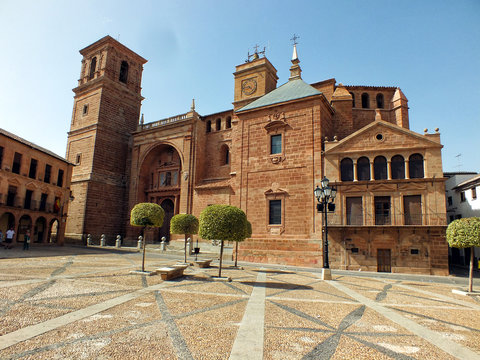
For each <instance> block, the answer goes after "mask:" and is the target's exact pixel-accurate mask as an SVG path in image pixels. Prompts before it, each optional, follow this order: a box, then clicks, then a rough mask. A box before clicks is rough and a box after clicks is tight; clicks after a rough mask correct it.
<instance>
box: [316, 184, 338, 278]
mask: <svg viewBox="0 0 480 360" xmlns="http://www.w3.org/2000/svg"><path fill="white" fill-rule="evenodd" d="M329 182H330V181H329V180H328V179H327V178H326V177H324V178H323V179H322V181H321V182H320V184H321V186H322V187H319V186H318V185H317V187H316V188H315V190H313V194H314V195H315V197H316V198H317V202H318V204H317V211H318V212H323V214H324V216H325V222H324V223H323V226H324V230H323V233H324V234H325V238H324V241H323V269H329V268H330V265H329V263H328V224H327V213H328V212H334V211H335V203H334V201H335V196H336V195H337V190H336V189H335V188H334V187H330V186H328V184H329ZM324 274H325V272H324ZM324 276H325V275H324ZM330 278H331V277H330ZM325 280H326V279H325Z"/></svg>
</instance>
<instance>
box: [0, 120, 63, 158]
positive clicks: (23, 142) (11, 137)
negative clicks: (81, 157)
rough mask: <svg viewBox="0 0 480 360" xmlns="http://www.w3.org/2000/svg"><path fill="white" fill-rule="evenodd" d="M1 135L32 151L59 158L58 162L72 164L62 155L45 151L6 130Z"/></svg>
mask: <svg viewBox="0 0 480 360" xmlns="http://www.w3.org/2000/svg"><path fill="white" fill-rule="evenodd" d="M0 134H2V135H5V136H6V137H8V138H10V139H12V140H15V141H18V142H19V143H22V144H24V145H26V146H28V147H30V148H32V149H35V150H38V151H41V152H43V153H45V154H47V155H50V156H53V157H54V158H57V159H58V160H61V161H63V162H66V163H68V164H70V162H69V161H67V160H66V159H65V158H63V157H61V156H60V155H57V154H55V153H54V152H52V151H50V150H47V149H45V148H43V147H41V146H38V145H35V144H34V143H32V142H30V141H28V140H25V139H23V138H21V137H20V136H17V135H15V134H12V133H11V132H8V131H7V130H4V129H2V128H0Z"/></svg>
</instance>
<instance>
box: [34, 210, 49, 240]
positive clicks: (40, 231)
mask: <svg viewBox="0 0 480 360" xmlns="http://www.w3.org/2000/svg"><path fill="white" fill-rule="evenodd" d="M46 234H47V220H46V219H45V218H44V217H43V216H39V217H38V218H37V219H36V220H35V225H34V226H33V232H32V242H34V243H43V242H45V236H46Z"/></svg>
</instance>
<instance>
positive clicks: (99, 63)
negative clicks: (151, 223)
mask: <svg viewBox="0 0 480 360" xmlns="http://www.w3.org/2000/svg"><path fill="white" fill-rule="evenodd" d="M80 54H81V55H82V56H83V59H82V67H81V71H80V79H79V80H78V86H77V87H76V88H75V89H73V92H74V93H75V96H74V105H73V114H72V122H71V125H70V132H69V133H68V143H67V154H66V158H67V160H68V161H70V162H71V163H73V164H75V165H76V166H75V167H74V169H73V174H72V184H71V189H72V196H73V198H74V200H73V201H72V202H71V204H70V206H69V213H68V220H67V230H66V233H67V237H68V236H70V237H77V238H78V237H79V236H81V235H82V234H92V235H95V236H98V235H99V234H106V235H109V236H113V235H114V234H123V232H124V225H125V216H126V212H127V210H128V209H126V207H127V199H128V194H127V191H128V185H127V183H128V178H127V176H128V173H129V171H128V168H129V162H130V153H131V152H130V148H129V146H130V145H129V144H130V137H131V135H130V134H131V133H132V132H133V131H135V130H136V127H137V124H138V119H139V115H140V106H141V102H142V100H143V97H142V95H141V79H142V71H143V64H145V63H146V62H147V61H146V60H145V59H144V58H142V57H141V56H139V55H137V54H136V53H134V52H133V51H131V50H130V49H128V48H127V47H125V46H124V45H122V44H121V43H119V42H118V41H116V40H115V39H113V38H112V37H110V36H105V37H104V38H102V39H100V40H98V41H97V42H95V43H93V44H91V45H89V46H87V47H86V48H84V49H82V50H80Z"/></svg>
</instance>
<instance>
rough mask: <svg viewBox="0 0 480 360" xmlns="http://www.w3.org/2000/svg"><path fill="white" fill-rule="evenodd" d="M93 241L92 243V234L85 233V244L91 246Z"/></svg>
mask: <svg viewBox="0 0 480 360" xmlns="http://www.w3.org/2000/svg"><path fill="white" fill-rule="evenodd" d="M92 245H93V243H92V235H91V234H88V235H87V246H92Z"/></svg>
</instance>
